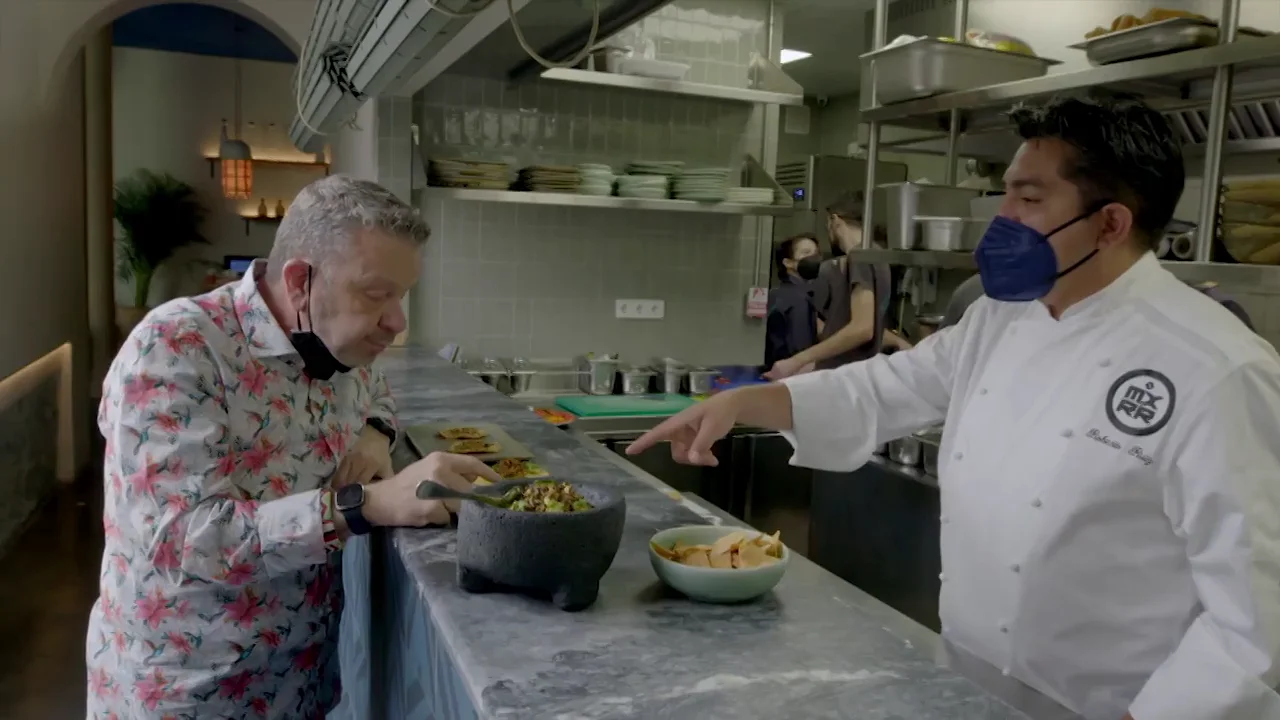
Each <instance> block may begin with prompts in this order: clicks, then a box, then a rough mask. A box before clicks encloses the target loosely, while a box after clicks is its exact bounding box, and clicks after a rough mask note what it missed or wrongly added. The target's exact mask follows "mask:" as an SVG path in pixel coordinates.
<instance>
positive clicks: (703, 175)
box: [671, 167, 729, 203]
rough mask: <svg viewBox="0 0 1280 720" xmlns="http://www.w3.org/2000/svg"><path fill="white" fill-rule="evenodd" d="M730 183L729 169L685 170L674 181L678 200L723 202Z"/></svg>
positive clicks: (674, 192)
mask: <svg viewBox="0 0 1280 720" xmlns="http://www.w3.org/2000/svg"><path fill="white" fill-rule="evenodd" d="M728 183H729V168H724V167H719V168H715V167H711V168H694V169H691V170H685V171H684V172H683V173H681V174H680V175H678V176H676V178H675V179H674V180H673V181H672V188H671V189H672V194H673V195H674V196H675V198H676V199H677V200H694V201H696V202H713V203H714V202H722V201H723V200H724V196H725V191H726V190H727V186H728Z"/></svg>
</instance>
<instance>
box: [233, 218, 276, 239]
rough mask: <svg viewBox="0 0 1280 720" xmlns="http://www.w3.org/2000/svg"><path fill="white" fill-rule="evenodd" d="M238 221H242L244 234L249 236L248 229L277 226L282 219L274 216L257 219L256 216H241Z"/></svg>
mask: <svg viewBox="0 0 1280 720" xmlns="http://www.w3.org/2000/svg"><path fill="white" fill-rule="evenodd" d="M240 219H242V220H244V234H245V235H248V234H249V229H250V228H251V227H253V226H254V225H255V224H256V225H279V224H280V221H281V220H282V219H283V218H280V217H276V216H274V215H268V216H266V217H259V216H257V215H241V216H240Z"/></svg>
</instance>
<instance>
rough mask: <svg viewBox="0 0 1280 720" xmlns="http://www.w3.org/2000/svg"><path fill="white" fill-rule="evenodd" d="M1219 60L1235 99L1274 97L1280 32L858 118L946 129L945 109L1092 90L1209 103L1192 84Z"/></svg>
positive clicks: (1163, 102)
mask: <svg viewBox="0 0 1280 720" xmlns="http://www.w3.org/2000/svg"><path fill="white" fill-rule="evenodd" d="M1224 65H1234V66H1235V68H1236V75H1237V79H1236V90H1237V93H1236V95H1235V96H1234V100H1233V102H1239V101H1240V100H1243V99H1245V98H1244V97H1242V95H1243V94H1247V95H1248V96H1249V97H1250V98H1251V99H1256V98H1264V97H1275V96H1277V95H1280V82H1276V80H1277V78H1280V75H1278V73H1280V35H1269V36H1267V37H1260V38H1241V39H1238V40H1236V41H1235V42H1231V43H1226V44H1223V45H1213V46H1210V47H1205V48H1199V49H1196V50H1186V51H1183V52H1179V53H1173V54H1170V55H1161V56H1159V57H1151V58H1142V59H1139V60H1130V61H1127V62H1119V63H1114V64H1111V65H1103V66H1100V67H1092V68H1087V69H1084V70H1077V71H1075V72H1065V73H1052V74H1049V75H1044V76H1042V77H1037V78H1029V79H1027V80H1018V81H1016V82H1010V83H1003V84H1000V85H988V86H986V87H980V88H974V89H972V90H962V91H959V92H953V93H944V94H941V95H934V96H932V97H927V98H920V99H918V100H908V101H905V102H900V103H892V104H889V105H879V106H873V107H864V108H862V113H861V118H860V120H861V121H862V122H880V123H885V124H889V125H904V126H909V127H922V128H927V129H933V130H946V129H948V123H949V119H948V117H949V113H950V111H951V110H961V111H963V113H964V114H965V115H966V116H969V118H973V117H974V116H981V115H982V114H983V113H981V112H980V111H984V110H986V111H1001V112H1002V111H1004V110H1006V109H1007V108H1008V106H1010V105H1012V104H1014V103H1017V102H1019V101H1022V100H1029V99H1033V98H1038V97H1044V96H1048V95H1056V94H1060V93H1068V92H1071V91H1076V90H1084V89H1097V88H1101V89H1110V90H1117V91H1126V92H1136V93H1139V94H1141V95H1142V96H1143V97H1144V99H1145V100H1146V101H1147V102H1148V103H1150V104H1152V105H1153V106H1154V107H1157V108H1160V109H1168V110H1172V109H1187V108H1190V107H1195V106H1197V105H1199V106H1204V105H1208V104H1209V94H1208V93H1207V92H1203V91H1201V90H1200V88H1193V86H1194V85H1196V84H1197V81H1199V84H1201V85H1207V84H1209V83H1211V82H1212V78H1213V74H1214V71H1215V70H1216V69H1217V68H1218V67H1221V66H1224ZM1246 78H1247V79H1246ZM868 97H870V96H869V95H868ZM975 111H979V112H976V113H975ZM988 122H990V121H989V120H988ZM983 124H985V123H984V122H982V121H981V120H979V121H978V122H976V123H975V122H970V121H968V119H967V120H966V123H965V127H964V129H965V130H966V131H968V130H974V129H977V126H981V125H983Z"/></svg>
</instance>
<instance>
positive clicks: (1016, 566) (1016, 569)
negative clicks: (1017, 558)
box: [1009, 563, 1022, 572]
mask: <svg viewBox="0 0 1280 720" xmlns="http://www.w3.org/2000/svg"><path fill="white" fill-rule="evenodd" d="M1009 569H1010V570H1012V571H1014V572H1022V566H1021V565H1019V564H1018V563H1014V564H1012V565H1010V566H1009Z"/></svg>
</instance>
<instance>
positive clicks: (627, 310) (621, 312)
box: [613, 298, 667, 320]
mask: <svg viewBox="0 0 1280 720" xmlns="http://www.w3.org/2000/svg"><path fill="white" fill-rule="evenodd" d="M666 314H667V304H666V303H665V302H663V301H661V300H645V299H642V298H641V299H621V300H614V301H613V316H614V317H615V318H618V319H620V320H661V319H662V318H663V317H664V316H665V315H666Z"/></svg>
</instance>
